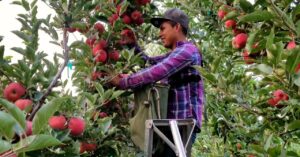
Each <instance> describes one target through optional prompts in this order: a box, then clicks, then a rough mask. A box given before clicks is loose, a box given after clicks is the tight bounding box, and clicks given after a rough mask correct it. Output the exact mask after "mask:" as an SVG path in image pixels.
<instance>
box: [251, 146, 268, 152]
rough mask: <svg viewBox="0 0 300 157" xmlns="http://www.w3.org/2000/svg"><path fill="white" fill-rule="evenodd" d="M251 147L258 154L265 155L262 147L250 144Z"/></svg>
mask: <svg viewBox="0 0 300 157" xmlns="http://www.w3.org/2000/svg"><path fill="white" fill-rule="evenodd" d="M250 147H251V148H252V149H254V150H255V151H256V152H258V153H265V151H264V149H263V148H262V146H260V145H254V144H250Z"/></svg>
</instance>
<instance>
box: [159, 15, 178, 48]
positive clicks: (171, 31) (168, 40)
mask: <svg viewBox="0 0 300 157" xmlns="http://www.w3.org/2000/svg"><path fill="white" fill-rule="evenodd" d="M177 33H178V32H177V31H176V27H172V25H171V24H170V23H169V22H167V21H166V22H163V23H162V24H161V25H160V32H159V37H160V39H161V41H162V44H163V45H164V47H166V48H172V47H173V45H174V42H176V35H177Z"/></svg>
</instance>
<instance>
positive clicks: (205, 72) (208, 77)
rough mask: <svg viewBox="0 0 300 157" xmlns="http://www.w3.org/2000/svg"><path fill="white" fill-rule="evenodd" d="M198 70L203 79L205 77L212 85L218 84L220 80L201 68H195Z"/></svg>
mask: <svg viewBox="0 0 300 157" xmlns="http://www.w3.org/2000/svg"><path fill="white" fill-rule="evenodd" d="M193 67H194V68H195V69H196V70H198V71H199V72H200V74H201V76H202V77H204V78H205V79H207V80H208V81H209V82H211V83H216V82H218V80H217V79H216V77H215V76H214V75H213V74H211V73H208V72H207V71H206V70H205V69H203V68H202V67H201V66H193Z"/></svg>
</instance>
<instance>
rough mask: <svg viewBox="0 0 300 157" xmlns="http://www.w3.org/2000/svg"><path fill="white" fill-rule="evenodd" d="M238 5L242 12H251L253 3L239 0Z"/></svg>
mask: <svg viewBox="0 0 300 157" xmlns="http://www.w3.org/2000/svg"><path fill="white" fill-rule="evenodd" d="M240 6H241V8H242V9H243V10H244V12H247V13H249V12H253V10H254V8H253V5H252V4H251V3H250V2H249V1H247V0H240Z"/></svg>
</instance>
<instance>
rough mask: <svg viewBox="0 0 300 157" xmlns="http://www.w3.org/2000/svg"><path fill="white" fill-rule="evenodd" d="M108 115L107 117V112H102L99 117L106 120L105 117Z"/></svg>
mask: <svg viewBox="0 0 300 157" xmlns="http://www.w3.org/2000/svg"><path fill="white" fill-rule="evenodd" d="M107 116H108V115H107V113H105V112H100V113H99V117H100V118H105V117H107Z"/></svg>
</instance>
